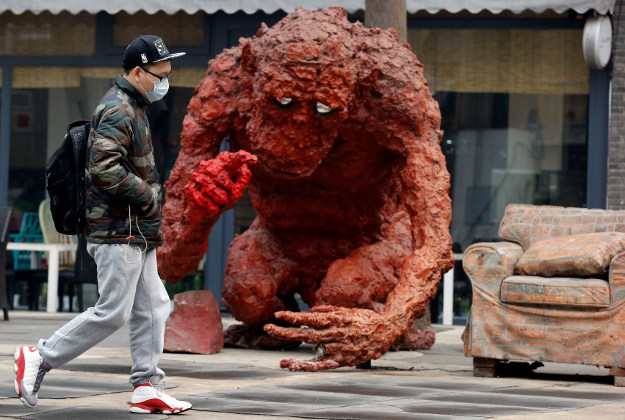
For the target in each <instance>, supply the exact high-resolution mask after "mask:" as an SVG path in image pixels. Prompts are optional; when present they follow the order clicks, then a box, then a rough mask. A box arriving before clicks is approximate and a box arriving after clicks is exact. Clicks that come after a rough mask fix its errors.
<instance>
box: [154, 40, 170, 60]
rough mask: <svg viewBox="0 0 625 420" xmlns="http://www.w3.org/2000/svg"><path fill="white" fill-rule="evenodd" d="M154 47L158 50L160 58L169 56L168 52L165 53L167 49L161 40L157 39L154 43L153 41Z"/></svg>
mask: <svg viewBox="0 0 625 420" xmlns="http://www.w3.org/2000/svg"><path fill="white" fill-rule="evenodd" d="M154 46H155V47H156V49H157V50H158V53H159V54H160V56H161V57H162V56H164V55H167V54H169V51H167V47H166V46H165V43H164V42H163V40H162V39H157V40H156V41H154Z"/></svg>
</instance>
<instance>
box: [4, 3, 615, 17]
mask: <svg viewBox="0 0 625 420" xmlns="http://www.w3.org/2000/svg"><path fill="white" fill-rule="evenodd" d="M615 3H616V0H521V1H514V0H511V1H505V0H407V3H406V9H407V11H408V13H416V12H419V11H427V12H429V13H436V12H439V11H442V10H445V11H448V12H451V13H456V12H459V11H461V10H468V11H469V12H471V13H477V12H480V11H483V10H487V11H490V12H492V13H500V12H502V11H504V10H510V11H512V12H514V13H520V12H523V11H525V10H531V11H534V12H537V13H541V12H544V11H545V10H555V11H556V12H559V13H561V12H564V11H566V10H568V9H573V10H575V11H576V12H578V13H585V12H587V11H589V10H596V11H597V12H599V13H601V14H607V13H608V12H613V11H614V4H615ZM297 6H302V7H304V8H306V9H325V8H327V7H330V6H342V7H344V8H345V9H346V10H347V11H348V12H349V13H354V12H356V11H358V10H364V8H365V0H343V1H339V0H334V1H333V0H295V1H293V0H176V1H172V0H130V1H129V0H105V1H102V0H98V1H94V0H61V1H50V0H3V1H2V2H1V3H0V13H2V12H5V11H10V12H13V13H15V14H21V13H24V12H32V13H35V14H39V13H41V12H44V11H46V12H51V13H53V14H58V13H60V12H62V11H69V12H70V13H73V14H76V13H80V12H82V11H86V12H88V13H91V14H96V13H98V12H102V11H104V12H107V13H109V14H116V13H118V12H120V11H125V12H128V13H130V14H133V13H136V12H139V11H143V12H146V13H150V14H152V13H156V12H160V11H162V12H165V13H168V14H173V13H176V12H180V11H182V12H186V13H189V14H193V13H196V12H198V11H203V12H206V13H208V14H212V13H215V12H217V11H219V10H222V11H224V12H226V13H235V12H238V11H243V12H245V13H249V14H251V13H255V12H257V11H263V12H265V13H268V14H271V13H274V12H277V11H280V10H282V11H285V12H287V13H288V12H292V11H293V10H295V8H296V7H297Z"/></svg>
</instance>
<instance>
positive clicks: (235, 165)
mask: <svg viewBox="0 0 625 420" xmlns="http://www.w3.org/2000/svg"><path fill="white" fill-rule="evenodd" d="M226 153H227V154H226ZM222 155H223V157H222V158H221V160H222V161H223V162H224V170H225V171H226V172H228V174H229V175H234V174H236V173H237V172H238V171H239V168H240V167H241V166H243V165H253V164H255V163H256V162H257V161H258V158H257V157H256V156H255V155H253V154H251V153H249V152H246V151H245V150H239V151H238V152H236V153H228V152H222V153H220V154H219V155H218V156H217V157H219V156H222Z"/></svg>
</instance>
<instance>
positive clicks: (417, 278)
mask: <svg viewBox="0 0 625 420" xmlns="http://www.w3.org/2000/svg"><path fill="white" fill-rule="evenodd" d="M431 135H432V136H435V138H434V139H432V140H430V139H425V138H422V139H420V140H416V141H412V142H406V144H407V145H408V146H407V147H409V148H410V149H409V154H408V158H407V165H406V167H405V169H404V170H403V171H402V174H401V180H402V186H403V191H402V200H403V202H404V203H405V206H406V209H407V211H408V213H409V216H410V221H411V227H412V242H413V252H412V254H411V255H410V256H409V257H408V258H406V260H405V261H404V264H403V266H402V269H401V271H400V273H399V279H398V283H397V286H396V287H395V289H394V290H393V291H392V292H391V293H390V294H389V296H388V298H387V301H386V306H385V308H384V312H383V313H384V315H385V316H386V317H387V318H389V319H390V320H391V323H392V324H393V325H396V326H397V328H398V329H397V331H396V334H397V336H400V335H402V334H403V333H404V332H405V330H406V329H408V328H409V327H410V325H411V324H412V322H413V321H414V319H416V318H418V317H419V316H421V315H423V313H424V312H425V311H426V310H427V308H428V306H427V305H428V303H429V302H430V301H431V300H432V299H433V298H434V296H435V295H436V290H437V285H438V283H439V281H440V279H441V276H442V275H443V273H445V272H447V271H448V270H449V269H450V268H451V267H452V266H453V263H454V256H453V252H452V241H451V235H450V233H449V224H450V223H451V199H450V198H449V174H448V172H447V170H446V168H445V158H444V156H443V154H442V152H441V149H440V146H439V144H438V140H437V139H438V135H437V133H435V132H434V133H431Z"/></svg>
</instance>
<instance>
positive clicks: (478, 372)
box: [473, 357, 501, 378]
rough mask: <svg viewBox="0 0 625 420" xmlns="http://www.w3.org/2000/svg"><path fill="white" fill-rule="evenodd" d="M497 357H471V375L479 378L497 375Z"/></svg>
mask: <svg viewBox="0 0 625 420" xmlns="http://www.w3.org/2000/svg"><path fill="white" fill-rule="evenodd" d="M500 363H501V362H500V360H499V359H489V358H486V357H474V358H473V376H476V377H481V378H494V377H496V376H497V369H498V367H499V364H500Z"/></svg>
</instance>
